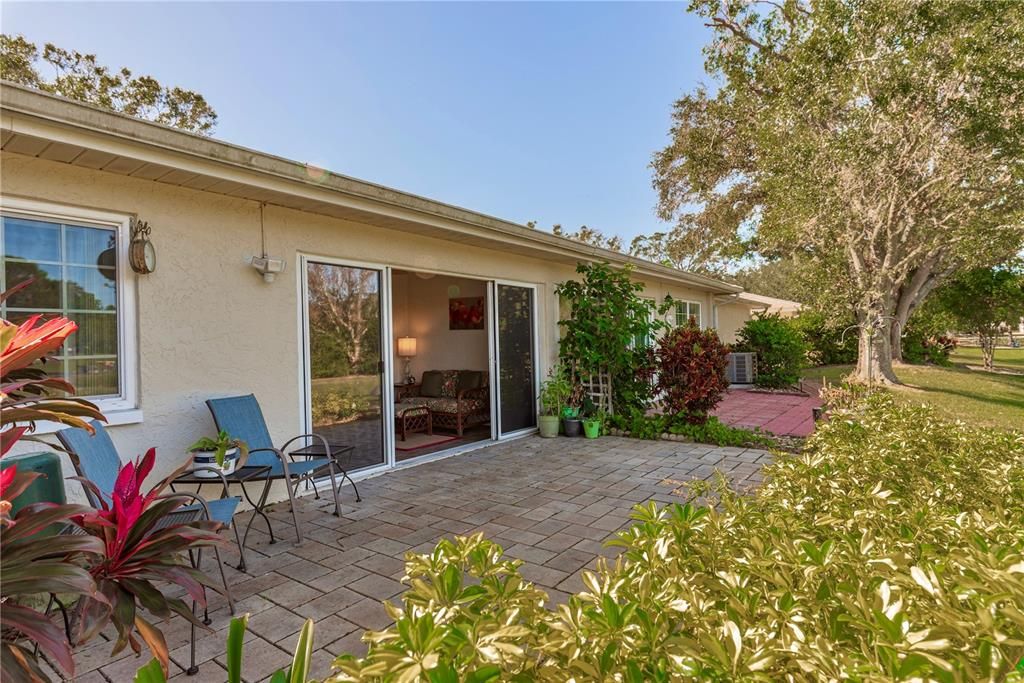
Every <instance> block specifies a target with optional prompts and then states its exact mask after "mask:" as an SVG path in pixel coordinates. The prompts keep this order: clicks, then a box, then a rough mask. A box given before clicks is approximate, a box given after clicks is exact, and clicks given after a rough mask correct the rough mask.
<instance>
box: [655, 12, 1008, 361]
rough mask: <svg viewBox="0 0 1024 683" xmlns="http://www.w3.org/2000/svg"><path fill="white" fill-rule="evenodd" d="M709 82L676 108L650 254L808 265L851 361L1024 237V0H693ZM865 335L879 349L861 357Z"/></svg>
mask: <svg viewBox="0 0 1024 683" xmlns="http://www.w3.org/2000/svg"><path fill="white" fill-rule="evenodd" d="M690 9H691V10H692V11H694V12H696V13H697V14H699V15H700V16H702V17H704V18H705V19H706V20H707V24H708V25H709V26H710V27H711V28H712V29H713V31H714V38H713V39H712V41H711V43H710V44H709V45H708V46H707V47H706V48H705V56H706V63H705V66H706V69H707V71H708V73H709V74H710V75H712V76H714V77H715V78H716V80H717V83H716V87H715V88H700V89H698V90H697V91H695V92H693V93H691V94H688V95H686V96H684V97H683V98H682V99H680V100H679V101H678V102H676V104H675V108H674V111H673V124H672V129H671V136H670V137H671V140H670V142H669V144H668V146H667V147H666V148H665V149H664V150H662V151H660V152H659V153H657V154H656V155H655V157H654V161H653V170H654V185H655V188H656V189H657V191H658V194H659V204H658V209H659V213H660V215H661V217H662V218H664V219H666V220H670V221H672V222H673V224H674V227H673V229H672V230H670V231H668V232H666V233H664V234H661V235H653V236H650V237H649V238H648V240H647V248H648V252H649V253H654V254H658V253H660V254H662V255H663V257H665V258H668V259H670V260H672V261H673V262H675V263H677V264H680V265H690V264H689V263H687V262H686V260H689V261H691V262H692V261H693V260H698V261H700V262H703V263H704V264H706V265H708V266H710V268H711V269H715V268H723V267H724V266H725V265H727V264H729V263H731V262H733V261H734V260H735V259H736V258H737V257H739V256H740V255H743V254H749V253H751V252H754V253H757V254H760V255H763V256H767V257H769V258H773V257H774V258H777V257H780V256H787V257H791V258H794V259H796V260H797V261H798V262H799V263H801V264H802V268H801V277H803V278H805V279H806V280H808V281H809V282H810V284H811V286H809V287H807V289H808V290H809V291H813V292H815V293H816V294H817V299H818V302H819V303H820V304H822V306H823V308H825V309H826V310H830V311H834V312H835V313H836V314H837V315H841V314H846V315H848V314H849V312H850V311H851V310H853V311H854V312H855V314H856V316H857V320H858V322H859V323H860V324H861V325H862V326H863V329H864V333H863V335H862V342H861V353H860V356H861V362H860V363H859V364H858V373H859V374H860V375H861V376H865V375H867V373H868V368H867V367H866V365H867V363H868V362H869V361H868V360H867V359H868V358H870V359H872V360H871V361H870V362H871V363H873V364H874V368H873V369H874V373H873V374H874V376H875V377H876V378H877V377H881V378H883V379H884V380H888V381H896V380H895V376H894V375H893V374H892V371H891V367H890V366H891V341H892V338H893V337H894V336H898V335H895V334H894V330H895V329H897V328H898V327H899V326H898V325H894V321H896V320H899V321H900V322H902V323H905V321H906V318H907V317H908V316H909V315H910V314H911V313H912V312H913V310H914V309H915V308H916V307H917V306H918V305H919V304H920V303H921V301H923V300H924V298H925V297H926V296H927V295H928V294H929V293H930V292H931V291H932V290H933V289H934V288H935V287H936V286H938V285H939V284H941V282H942V281H943V280H945V279H947V278H948V277H950V276H951V275H953V274H955V273H956V272H958V271H961V270H964V269H969V268H972V267H983V266H987V265H991V264H994V263H999V262H1002V261H1004V260H1006V258H1007V257H1008V256H1010V255H1012V254H1014V253H1016V252H1017V251H1019V250H1020V249H1021V248H1022V246H1024V4H1022V3H1018V2H1013V1H1012V0H1008V1H1000V0H992V1H990V2H960V1H957V0H928V1H926V0H916V1H911V0H843V1H839V0H806V1H800V0H779V1H778V2H767V1H765V2H756V1H755V2H749V1H747V0H742V1H741V0H694V2H692V3H691V6H690ZM867 345H871V346H872V351H873V352H872V353H868V352H867Z"/></svg>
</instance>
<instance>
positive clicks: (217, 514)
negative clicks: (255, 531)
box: [57, 420, 243, 614]
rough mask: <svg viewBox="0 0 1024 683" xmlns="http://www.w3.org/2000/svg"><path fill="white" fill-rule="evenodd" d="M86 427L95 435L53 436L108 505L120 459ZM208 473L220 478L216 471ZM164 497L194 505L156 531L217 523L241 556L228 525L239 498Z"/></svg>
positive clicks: (104, 437)
mask: <svg viewBox="0 0 1024 683" xmlns="http://www.w3.org/2000/svg"><path fill="white" fill-rule="evenodd" d="M90 424H91V425H92V427H93V429H95V430H96V432H95V434H89V432H88V431H86V430H85V429H75V428H71V429H62V430H60V431H59V432H57V439H58V440H59V441H60V442H61V444H62V445H63V446H64V449H65V450H66V451H67V453H68V455H69V456H71V462H72V464H73V465H74V466H75V471H76V472H77V473H78V476H80V477H85V478H86V479H88V480H90V481H91V482H92V483H94V484H96V488H98V489H99V490H100V493H101V494H103V497H104V498H105V499H106V501H105V502H106V503H107V504H110V495H111V493H112V492H113V490H114V482H116V481H117V474H118V472H119V471H120V468H121V458H120V456H118V454H117V448H116V447H115V446H114V442H113V441H111V440H110V435H109V434H107V431H106V430H105V429H104V428H103V423H101V422H98V421H95V420H94V421H92V422H91V423H90ZM208 469H211V470H212V471H214V472H217V473H218V474H220V471H219V470H216V469H213V468H208ZM224 485H225V487H226V486H227V482H224ZM85 492H86V496H88V498H89V504H90V505H92V506H93V507H97V508H98V507H100V501H98V500H96V498H95V495H94V494H93V493H92V491H90V490H89V489H86V490H85ZM168 495H173V496H180V497H182V498H191V499H192V500H194V501H196V502H195V504H193V505H183V506H181V507H179V508H178V509H176V510H174V511H173V512H171V513H170V514H169V515H167V516H166V517H164V518H163V520H162V521H161V522H160V524H159V526H158V527H157V528H160V529H165V528H167V527H169V526H172V525H175V524H188V523H189V522H194V521H196V520H200V519H207V520H210V521H214V522H220V523H221V524H223V525H224V526H225V527H228V528H230V529H232V530H233V531H234V533H235V542H236V543H237V544H238V552H239V554H241V553H242V552H243V549H242V539H241V538H240V537H239V535H238V527H237V526H235V525H234V524H232V521H233V519H234V515H235V510H236V509H237V508H238V504H239V503H240V502H241V500H242V499H241V498H240V497H239V496H232V497H229V498H221V499H219V500H209V501H208V500H206V499H204V498H203V497H202V496H200V495H198V494H195V493H189V492H185V491H179V492H176V493H172V494H168ZM213 552H214V554H215V555H216V557H217V568H218V569H219V570H220V578H221V581H222V582H223V583H224V595H225V597H226V598H227V600H228V605H229V606H230V608H231V613H232V614H234V613H235V601H234V598H233V597H232V596H231V589H230V588H229V586H228V580H227V577H226V576H225V575H224V563H223V562H222V561H221V557H220V548H218V547H217V546H214V548H213Z"/></svg>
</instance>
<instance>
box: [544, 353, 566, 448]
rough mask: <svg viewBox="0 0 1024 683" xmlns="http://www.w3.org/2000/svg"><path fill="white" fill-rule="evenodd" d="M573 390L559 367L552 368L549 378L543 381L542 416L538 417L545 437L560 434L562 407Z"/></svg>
mask: <svg viewBox="0 0 1024 683" xmlns="http://www.w3.org/2000/svg"><path fill="white" fill-rule="evenodd" d="M571 391H572V386H571V385H570V384H569V381H568V380H567V379H566V378H565V376H564V375H563V374H562V372H561V369H560V368H558V367H554V368H552V369H551V371H550V372H549V373H548V378H547V379H546V380H544V382H543V383H541V385H540V416H539V417H538V418H537V426H538V427H539V428H540V435H541V436H543V437H544V438H552V437H555V436H558V425H559V422H560V420H561V413H562V408H563V407H564V406H565V402H566V399H567V398H568V396H569V393H570V392H571Z"/></svg>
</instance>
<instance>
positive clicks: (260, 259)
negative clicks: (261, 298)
mask: <svg viewBox="0 0 1024 683" xmlns="http://www.w3.org/2000/svg"><path fill="white" fill-rule="evenodd" d="M249 265H251V266H252V267H253V268H255V269H256V270H257V271H259V273H260V275H262V276H263V281H264V282H273V281H274V278H275V277H277V274H278V273H283V272H284V266H285V263H284V259H280V258H268V257H266V256H250V257H249Z"/></svg>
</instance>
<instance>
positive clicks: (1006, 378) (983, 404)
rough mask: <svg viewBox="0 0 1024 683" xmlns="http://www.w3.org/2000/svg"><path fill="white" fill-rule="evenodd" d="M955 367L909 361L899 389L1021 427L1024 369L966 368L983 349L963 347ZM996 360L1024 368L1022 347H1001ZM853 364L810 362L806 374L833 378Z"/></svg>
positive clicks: (953, 411)
mask: <svg viewBox="0 0 1024 683" xmlns="http://www.w3.org/2000/svg"><path fill="white" fill-rule="evenodd" d="M951 360H952V361H953V363H954V366H953V367H948V368H944V367H939V366H934V365H907V366H902V367H899V368H897V369H896V376H897V377H898V378H899V379H900V381H902V382H904V383H905V386H901V387H896V389H895V394H896V396H897V397H898V398H899V400H901V401H903V402H904V403H914V404H917V403H927V404H929V405H931V406H933V407H934V408H935V409H936V410H938V411H940V412H942V413H944V414H946V415H947V416H949V417H952V418H958V419H961V420H964V421H967V422H972V423H974V424H981V425H987V426H990V427H1001V428H1004V429H1021V428H1022V427H1024V374H1021V375H1012V374H1000V373H995V372H991V373H990V372H981V371H976V370H968V369H967V368H966V367H965V365H966V364H970V365H980V364H981V351H980V350H979V349H976V348H969V347H968V348H960V349H957V352H956V353H955V354H954V355H953V356H952V357H951ZM995 365H996V367H997V368H1002V369H1004V370H1011V371H1013V370H1016V371H1020V372H1024V349H997V350H996V356H995ZM851 369H852V367H851V366H849V365H832V366H826V367H821V368H810V369H808V370H807V371H805V372H804V377H806V378H808V379H820V378H823V377H824V378H826V379H827V380H828V381H829V382H831V383H833V384H835V383H838V382H840V381H841V379H842V378H843V377H844V376H845V375H847V374H848V373H849V372H850V370H851Z"/></svg>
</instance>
